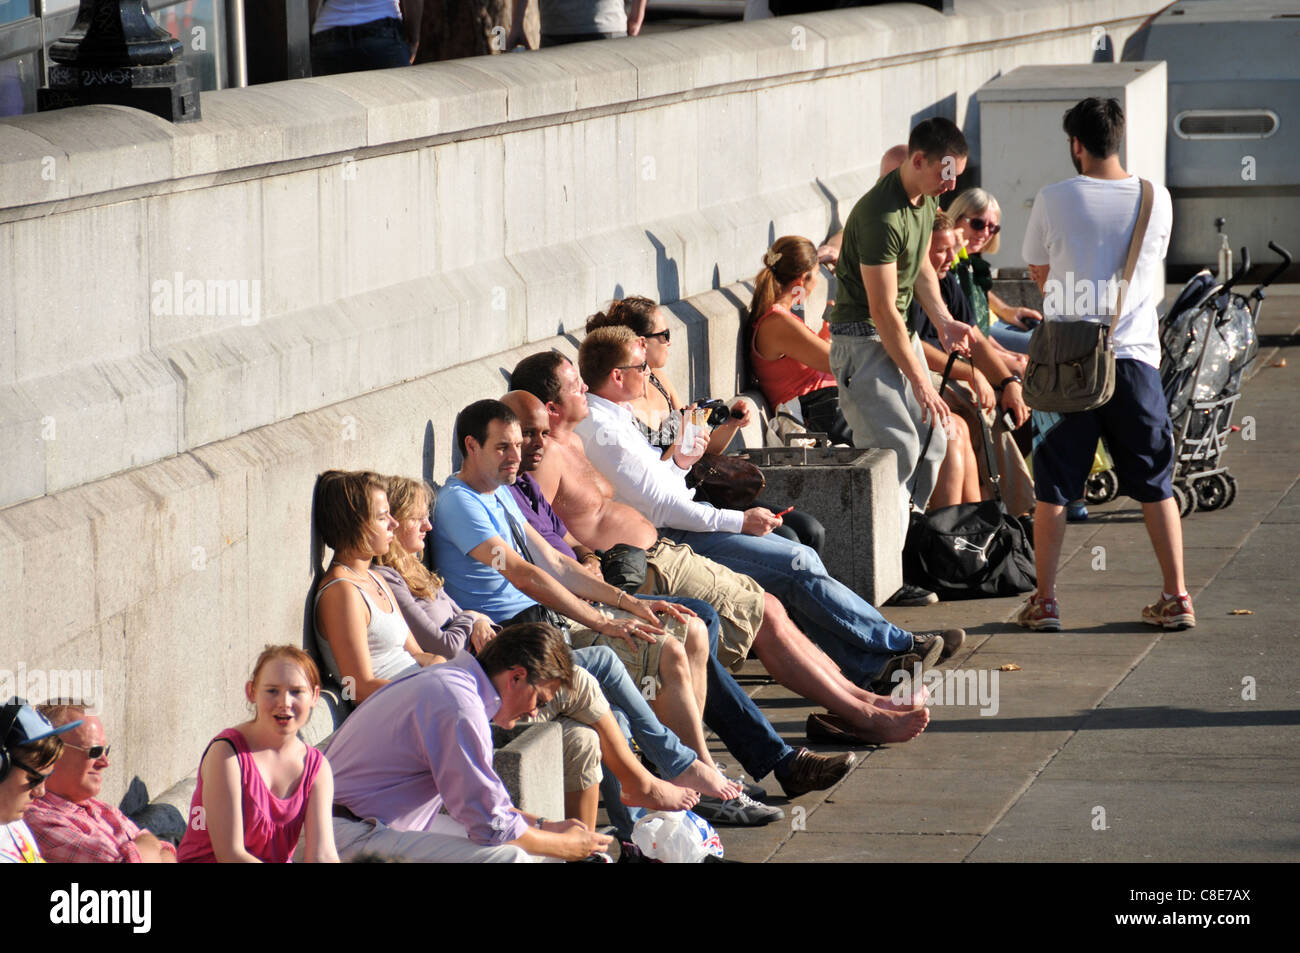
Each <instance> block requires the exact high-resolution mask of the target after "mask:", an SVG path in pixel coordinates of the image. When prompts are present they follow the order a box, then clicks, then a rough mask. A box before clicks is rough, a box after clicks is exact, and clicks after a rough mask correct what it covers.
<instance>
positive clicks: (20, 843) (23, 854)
mask: <svg viewBox="0 0 1300 953" xmlns="http://www.w3.org/2000/svg"><path fill="white" fill-rule="evenodd" d="M43 863H45V859H44V858H43V857H41V849H40V848H39V847H37V846H36V838H35V837H33V836H32V832H31V830H30V829H29V828H28V827H27V824H26V823H25V822H23V821H22V820H17V821H14V822H12V823H10V824H4V825H0V864H43Z"/></svg>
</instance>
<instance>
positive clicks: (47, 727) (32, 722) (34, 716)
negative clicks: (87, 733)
mask: <svg viewBox="0 0 1300 953" xmlns="http://www.w3.org/2000/svg"><path fill="white" fill-rule="evenodd" d="M80 724H81V719H80V718H78V719H77V720H76V721H70V722H68V723H67V724H66V725H59V727H57V728H55V727H54V726H53V725H51V724H50V722H49V720H48V719H47V718H46V717H45V716H44V715H42V714H41V713H40V712H38V711H37V710H36V709H35V708H33V707H32V706H31V705H29V704H28V703H27V699H25V698H19V697H18V696H16V695H15V696H14V697H13V698H11V699H9V701H7V702H5V705H4V708H0V745H2V746H4V747H5V748H9V749H13V748H17V747H20V746H22V745H29V744H31V743H32V742H34V741H40V740H41V739H42V738H50V737H53V736H54V735H61V734H63V733H64V732H65V731H71V730H72V729H73V728H76V727H77V726H78V725H80Z"/></svg>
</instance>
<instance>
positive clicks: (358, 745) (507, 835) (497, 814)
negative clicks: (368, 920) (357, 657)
mask: <svg viewBox="0 0 1300 953" xmlns="http://www.w3.org/2000/svg"><path fill="white" fill-rule="evenodd" d="M500 707H501V696H500V695H498V694H497V690H496V687H495V686H494V685H493V684H492V682H491V680H490V679H489V678H488V677H487V675H485V674H484V672H483V669H482V668H481V667H480V666H479V664H478V662H477V661H476V660H475V659H474V657H473V656H471V655H469V654H467V653H465V652H461V653H460V654H458V655H457V656H456V657H455V658H453V659H451V660H450V661H449V662H446V663H444V664H442V665H431V666H429V667H428V668H423V669H420V671H418V672H416V673H415V674H414V675H409V676H407V677H406V678H399V679H398V680H397V681H395V682H389V683H388V684H387V685H385V686H384V687H383V688H381V689H379V691H377V692H375V693H374V694H373V695H371V696H370V697H369V698H367V699H366V700H365V702H363V703H362V704H361V705H359V706H357V710H356V711H354V712H353V713H352V714H351V716H349V718H348V719H347V721H345V722H343V726H342V727H341V728H339V730H338V732H337V733H336V734H335V735H334V738H333V740H331V741H330V744H329V748H328V751H327V752H326V754H327V757H328V758H329V763H330V767H331V768H332V769H333V770H334V801H335V803H337V804H342V805H344V806H346V807H347V808H348V810H350V811H351V812H352V813H353V814H355V815H356V816H357V817H363V818H364V817H373V818H376V819H377V820H379V821H382V822H383V823H384V824H386V825H388V826H389V827H391V828H393V829H394V830H399V831H422V830H427V829H428V826H429V822H430V821H432V820H433V818H434V816H435V815H437V813H438V809H439V808H440V807H441V806H442V805H443V804H444V803H445V804H446V805H447V813H448V814H450V815H451V816H452V817H453V818H455V819H456V820H457V821H458V822H460V823H461V824H462V825H463V826H464V827H465V829H466V830H467V831H469V839H470V840H471V841H473V842H474V843H476V844H479V845H481V846H483V847H496V846H499V845H501V844H504V843H506V842H507V841H512V840H515V839H516V838H518V837H520V836H522V835H523V833H524V831H526V830H527V829H528V822H527V821H525V820H524V818H523V817H522V816H521V815H519V814H516V813H515V812H514V811H512V810H511V807H512V804H511V802H510V795H509V794H508V793H507V792H506V788H505V785H504V784H502V783H501V779H500V778H499V777H498V776H497V773H496V771H495V770H493V768H492V729H491V727H490V725H489V724H488V720H489V719H490V718H491V717H492V716H493V715H495V714H496V713H497V710H498V709H500Z"/></svg>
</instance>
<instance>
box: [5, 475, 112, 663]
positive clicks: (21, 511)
mask: <svg viewBox="0 0 1300 953" xmlns="http://www.w3.org/2000/svg"><path fill="white" fill-rule="evenodd" d="M88 516H89V514H87V513H86V512H85V510H84V508H83V507H82V506H81V505H80V504H79V502H78V501H77V500H76V499H75V498H74V497H73V496H72V495H71V494H60V495H59V496H57V497H54V496H44V497H41V498H40V499H37V500H31V501H29V502H27V503H21V504H19V505H17V506H11V507H9V508H8V509H6V510H3V511H0V524H3V525H4V526H5V527H6V528H7V530H8V534H7V535H8V536H9V537H10V538H11V539H12V540H14V541H15V542H16V543H17V545H18V547H19V548H20V553H19V555H18V557H17V558H18V560H19V562H20V565H21V568H22V575H21V577H17V578H11V577H8V576H6V577H5V582H4V585H5V586H6V587H9V586H13V587H16V591H11V594H10V595H9V596H8V597H7V598H8V600H9V601H10V608H11V609H12V610H13V614H12V615H9V616H7V618H9V619H10V620H11V623H10V624H11V631H12V632H13V634H14V635H15V636H20V637H21V638H22V639H23V640H24V642H23V643H22V644H30V643H31V642H32V641H34V640H39V641H41V642H42V643H44V642H45V641H46V640H49V641H51V642H57V641H58V640H60V639H66V638H68V637H69V636H70V635H71V634H73V633H76V632H81V631H84V630H86V629H88V628H90V627H91V626H93V625H94V624H95V621H96V612H95V597H94V595H95V594H94V588H95V587H94V548H93V545H92V542H91V533H90V520H89V518H88ZM51 580H60V581H61V582H62V585H61V586H60V587H59V590H58V598H51V595H50V586H51V585H52V583H51ZM11 637H12V636H6V637H5V642H4V645H5V646H6V648H7V646H8V645H9V644H10V642H9V639H10V638H11ZM4 654H8V653H7V651H6V652H3V653H0V657H3V655H4Z"/></svg>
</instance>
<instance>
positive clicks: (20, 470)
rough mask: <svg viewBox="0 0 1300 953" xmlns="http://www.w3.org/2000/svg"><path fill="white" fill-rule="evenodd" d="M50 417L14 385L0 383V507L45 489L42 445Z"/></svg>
mask: <svg viewBox="0 0 1300 953" xmlns="http://www.w3.org/2000/svg"><path fill="white" fill-rule="evenodd" d="M53 426H54V420H53V419H43V416H42V414H41V413H40V411H39V410H38V408H37V407H36V405H35V404H33V403H32V402H31V401H30V400H29V399H28V398H27V397H26V396H25V395H24V394H23V393H22V391H20V390H19V389H18V388H16V387H12V386H10V387H5V386H0V447H4V448H5V452H6V460H5V464H4V467H3V471H0V507H3V506H8V505H10V504H11V503H17V502H18V501H20V500H28V499H31V498H32V497H37V496H40V495H41V494H42V493H44V492H45V444H46V440H45V439H42V437H41V435H42V433H44V434H45V436H46V439H48V438H49V436H50V435H51V433H52V429H51V428H52V427H53Z"/></svg>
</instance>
